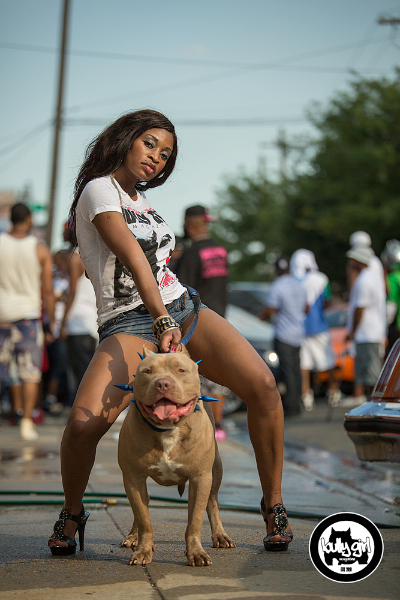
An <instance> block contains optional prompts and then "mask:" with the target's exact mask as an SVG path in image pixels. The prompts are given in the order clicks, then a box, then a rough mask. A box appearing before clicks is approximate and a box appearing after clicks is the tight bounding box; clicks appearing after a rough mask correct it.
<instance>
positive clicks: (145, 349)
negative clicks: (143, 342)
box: [143, 346, 155, 358]
mask: <svg viewBox="0 0 400 600" xmlns="http://www.w3.org/2000/svg"><path fill="white" fill-rule="evenodd" d="M150 354H155V352H153V351H152V350H149V349H148V348H146V347H145V346H143V356H144V357H145V358H146V356H150Z"/></svg>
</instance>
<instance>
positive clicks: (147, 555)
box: [129, 546, 154, 565]
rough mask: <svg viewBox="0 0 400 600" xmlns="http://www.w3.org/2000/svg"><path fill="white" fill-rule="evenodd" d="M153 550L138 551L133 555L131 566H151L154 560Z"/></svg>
mask: <svg viewBox="0 0 400 600" xmlns="http://www.w3.org/2000/svg"><path fill="white" fill-rule="evenodd" d="M153 551H154V546H153V550H136V551H135V552H133V553H132V556H131V559H130V561H129V564H130V565H149V564H150V563H151V561H152V560H153Z"/></svg>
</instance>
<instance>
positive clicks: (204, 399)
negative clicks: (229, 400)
mask: <svg viewBox="0 0 400 600" xmlns="http://www.w3.org/2000/svg"><path fill="white" fill-rule="evenodd" d="M199 400H203V402H219V398H212V397H211V396H200V397H199ZM199 400H198V401H199ZM198 401H197V402H198Z"/></svg>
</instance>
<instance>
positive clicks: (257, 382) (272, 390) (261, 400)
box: [242, 369, 281, 409]
mask: <svg viewBox="0 0 400 600" xmlns="http://www.w3.org/2000/svg"><path fill="white" fill-rule="evenodd" d="M242 399H243V401H244V402H245V403H246V404H247V406H248V407H249V406H257V407H258V408H261V407H264V408H265V409H274V408H276V407H277V406H278V405H279V404H281V397H280V394H279V391H278V388H277V387H276V381H275V377H274V376H273V374H272V373H271V371H270V370H269V369H268V371H264V372H263V373H261V374H260V375H259V376H258V377H257V378H255V379H254V380H253V381H252V386H251V389H249V390H248V391H247V393H246V397H245V398H242Z"/></svg>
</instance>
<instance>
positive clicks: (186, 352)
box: [181, 344, 190, 358]
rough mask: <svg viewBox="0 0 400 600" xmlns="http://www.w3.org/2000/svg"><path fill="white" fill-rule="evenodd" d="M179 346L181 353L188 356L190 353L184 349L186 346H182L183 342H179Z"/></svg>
mask: <svg viewBox="0 0 400 600" xmlns="http://www.w3.org/2000/svg"><path fill="white" fill-rule="evenodd" d="M181 348H182V354H186V356H188V357H189V358H190V354H189V352H188V351H187V349H186V346H184V345H183V344H181Z"/></svg>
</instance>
